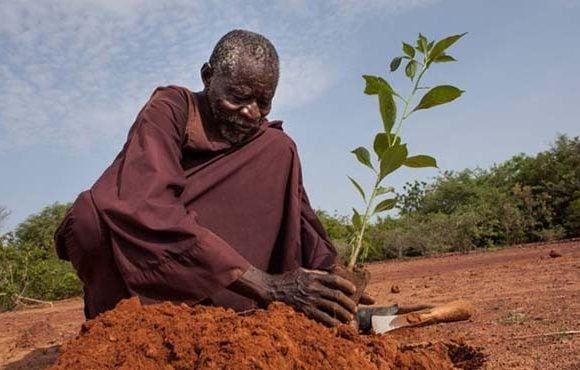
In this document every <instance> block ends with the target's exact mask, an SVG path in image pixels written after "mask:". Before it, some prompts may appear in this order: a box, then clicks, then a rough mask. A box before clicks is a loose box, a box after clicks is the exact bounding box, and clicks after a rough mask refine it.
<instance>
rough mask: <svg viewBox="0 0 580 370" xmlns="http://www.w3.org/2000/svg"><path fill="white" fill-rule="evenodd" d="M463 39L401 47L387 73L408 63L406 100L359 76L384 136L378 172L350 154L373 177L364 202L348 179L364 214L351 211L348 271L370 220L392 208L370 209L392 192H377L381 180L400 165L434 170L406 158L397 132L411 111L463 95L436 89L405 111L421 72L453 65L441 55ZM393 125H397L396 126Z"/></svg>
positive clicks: (379, 140)
mask: <svg viewBox="0 0 580 370" xmlns="http://www.w3.org/2000/svg"><path fill="white" fill-rule="evenodd" d="M464 35H465V34H460V35H453V36H449V37H446V38H444V39H442V40H440V41H438V42H437V43H435V41H431V42H428V40H427V38H425V37H424V36H423V35H421V34H419V38H418V39H417V46H416V47H415V48H414V49H413V47H412V46H410V45H409V44H405V43H403V52H404V53H405V55H404V56H402V57H396V58H394V59H393V61H392V62H391V65H390V68H391V72H394V71H396V70H397V68H398V67H399V65H400V64H401V61H402V60H403V59H407V60H409V62H408V64H407V67H406V68H405V74H406V75H407V77H409V78H410V79H411V81H413V80H414V81H413V87H412V89H411V91H410V94H409V97H408V98H407V99H405V98H404V97H402V96H400V95H399V94H398V93H396V92H395V91H394V90H393V89H392V88H391V86H390V85H389V84H388V83H387V82H386V81H385V80H384V79H382V78H381V77H377V76H363V78H365V80H366V82H367V86H366V88H365V93H366V94H368V95H378V97H379V107H380V110H381V117H382V120H383V123H384V128H385V130H384V132H380V133H379V134H377V136H376V137H375V142H374V145H373V147H374V150H375V152H376V153H377V155H378V158H379V166H378V168H379V170H378V171H377V170H376V169H375V167H374V166H373V165H372V161H371V159H370V153H369V151H368V150H367V149H366V148H364V147H359V148H357V149H355V150H353V153H354V154H355V155H356V156H357V159H358V161H359V162H361V163H362V164H363V165H365V166H366V167H368V168H369V169H371V170H372V171H373V172H374V173H375V175H376V178H375V181H374V186H373V187H372V189H371V192H370V196H369V197H368V198H366V197H365V193H364V190H363V189H362V187H361V186H360V185H359V184H358V183H357V182H356V181H355V180H354V179H353V178H350V180H351V181H352V182H353V184H354V186H355V187H356V188H357V190H358V191H359V192H360V193H361V195H362V197H363V201H364V202H365V211H364V213H363V214H362V216H361V215H360V214H359V213H358V212H357V211H356V210H354V215H353V226H354V227H355V230H356V233H355V236H354V238H353V239H351V240H352V242H353V243H354V245H352V246H351V247H352V248H351V254H350V257H349V260H348V263H347V269H348V270H351V271H352V270H353V269H354V267H355V265H356V263H357V262H358V261H359V257H360V254H361V251H362V250H363V249H364V248H363V243H364V235H365V232H366V230H367V227H368V224H369V222H370V219H371V217H372V216H373V215H375V214H378V213H380V212H384V211H387V210H389V209H392V208H393V207H394V206H395V204H396V199H395V198H391V199H385V200H383V201H381V202H379V203H378V205H377V206H376V208H374V209H373V207H375V205H374V203H375V200H377V198H378V196H380V195H382V194H385V193H387V192H392V191H393V190H392V188H391V190H385V189H383V188H381V183H382V182H383V181H384V180H385V178H386V177H387V176H388V175H389V174H391V173H393V172H394V171H395V170H397V169H399V168H400V167H401V166H403V165H405V166H407V167H414V168H420V167H437V163H436V160H435V158H433V157H430V156H427V155H415V156H411V157H409V156H408V152H407V145H406V144H403V143H402V140H401V139H400V132H401V128H402V127H403V123H404V122H405V120H406V119H407V118H409V117H410V116H411V114H413V113H414V112H415V111H417V110H421V109H429V108H431V107H434V106H437V105H441V104H446V103H449V102H451V101H453V100H455V99H457V98H458V97H459V96H461V94H462V93H463V91H462V90H459V89H458V88H456V87H454V86H448V85H442V86H436V87H434V88H431V89H430V90H429V91H428V92H427V93H425V95H424V96H423V98H422V99H421V101H420V102H419V104H418V105H417V106H416V107H415V108H414V109H413V110H411V111H409V107H410V105H411V103H413V99H414V98H415V94H416V93H417V91H418V90H420V89H425V88H424V87H420V86H419V84H420V82H421V79H422V78H423V75H424V74H425V72H426V71H427V70H428V69H429V67H430V66H431V65H432V63H443V62H452V61H455V59H454V58H453V57H451V56H449V55H447V54H446V53H445V50H446V49H447V48H449V47H450V46H451V45H452V44H453V43H455V42H456V41H457V40H458V39H460V38H461V37H462V36H464ZM415 50H416V51H415ZM416 53H421V54H423V62H419V61H417V60H415V59H414V56H415V54H416ZM417 65H419V66H420V67H421V71H420V72H419V74H418V75H417V78H416V79H414V77H415V72H416V67H417ZM394 98H399V99H400V100H401V103H400V104H403V111H402V113H401V115H400V116H399V119H398V122H396V121H397V120H396V115H397V114H396V113H397V109H396V103H395V99H394ZM395 122H396V123H397V124H396V126H395ZM393 127H395V131H394V134H392V133H391V132H392V129H393ZM381 135H382V136H381ZM379 190H380V191H379ZM365 255H368V248H367V249H366V250H365Z"/></svg>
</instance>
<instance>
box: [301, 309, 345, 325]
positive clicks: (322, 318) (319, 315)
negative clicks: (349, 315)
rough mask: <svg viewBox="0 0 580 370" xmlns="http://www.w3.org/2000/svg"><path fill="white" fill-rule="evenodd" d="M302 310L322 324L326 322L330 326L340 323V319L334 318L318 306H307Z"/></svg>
mask: <svg viewBox="0 0 580 370" xmlns="http://www.w3.org/2000/svg"><path fill="white" fill-rule="evenodd" d="M302 312H304V313H305V314H306V316H308V317H309V318H311V319H313V320H316V321H318V322H319V323H321V324H324V325H326V326H329V327H333V326H338V325H340V321H338V320H337V319H335V318H332V317H331V316H330V315H328V314H327V313H325V312H324V311H321V310H319V309H317V308H316V307H312V306H307V307H304V308H303V309H302Z"/></svg>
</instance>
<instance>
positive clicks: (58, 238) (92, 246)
mask: <svg viewBox="0 0 580 370" xmlns="http://www.w3.org/2000/svg"><path fill="white" fill-rule="evenodd" d="M103 235H104V234H103V226H102V223H101V221H100V219H99V216H98V214H97V212H96V210H95V208H94V205H93V202H92V198H91V195H90V192H88V191H85V192H83V193H81V194H80V195H79V196H78V198H77V199H76V201H75V202H74V203H73V205H72V207H71V208H70V209H69V211H68V212H67V214H66V216H65V218H64V220H63V221H62V223H61V225H60V226H59V228H58V229H57V231H56V233H55V246H56V251H57V254H58V256H59V257H60V258H61V259H64V260H68V261H70V262H71V263H72V265H73V266H74V267H75V269H76V270H77V273H78V274H79V277H81V279H82V278H83V276H82V275H84V270H85V269H86V268H88V267H90V260H91V259H94V258H97V259H98V258H99V256H100V255H102V253H103V251H104V243H105V239H104V237H103ZM87 262H89V263H87Z"/></svg>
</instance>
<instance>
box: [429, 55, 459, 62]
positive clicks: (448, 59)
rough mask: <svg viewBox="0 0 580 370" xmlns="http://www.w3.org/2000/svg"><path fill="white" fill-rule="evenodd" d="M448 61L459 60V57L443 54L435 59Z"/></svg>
mask: <svg viewBox="0 0 580 370" xmlns="http://www.w3.org/2000/svg"><path fill="white" fill-rule="evenodd" d="M447 62H457V59H455V58H453V57H452V56H451V55H447V54H441V55H439V56H438V57H437V58H435V59H434V60H433V63H447Z"/></svg>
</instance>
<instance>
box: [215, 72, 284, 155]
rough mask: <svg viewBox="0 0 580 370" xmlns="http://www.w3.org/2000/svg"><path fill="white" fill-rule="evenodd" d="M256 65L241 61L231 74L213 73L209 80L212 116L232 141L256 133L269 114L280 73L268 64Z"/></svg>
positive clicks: (235, 141)
mask: <svg viewBox="0 0 580 370" xmlns="http://www.w3.org/2000/svg"><path fill="white" fill-rule="evenodd" d="M256 64H257V63H252V62H251V61H245V63H242V62H241V63H239V67H238V68H237V69H236V70H235V71H233V73H232V75H231V76H229V75H220V74H218V73H215V72H214V73H213V74H212V75H211V77H210V78H209V79H208V81H206V91H207V98H208V101H209V105H210V109H211V112H212V115H213V118H214V120H215V121H216V123H217V125H218V128H219V130H220V133H221V134H222V136H224V138H225V139H227V140H228V141H229V142H231V143H232V144H238V143H240V142H242V141H244V140H246V139H248V138H249V137H251V136H252V135H253V134H255V133H256V132H257V130H258V128H259V127H260V124H261V123H262V121H263V119H264V118H266V116H267V115H268V113H270V109H271V105H272V99H273V97H274V93H275V91H276V85H277V83H278V76H277V74H276V72H274V71H272V68H270V67H269V66H261V65H256Z"/></svg>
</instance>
